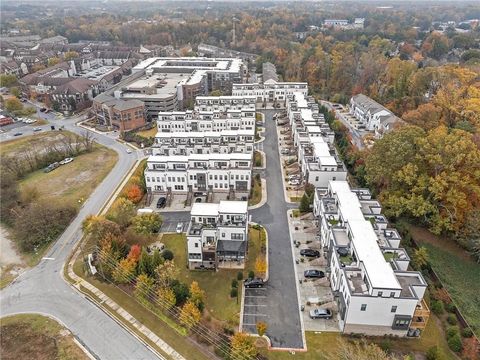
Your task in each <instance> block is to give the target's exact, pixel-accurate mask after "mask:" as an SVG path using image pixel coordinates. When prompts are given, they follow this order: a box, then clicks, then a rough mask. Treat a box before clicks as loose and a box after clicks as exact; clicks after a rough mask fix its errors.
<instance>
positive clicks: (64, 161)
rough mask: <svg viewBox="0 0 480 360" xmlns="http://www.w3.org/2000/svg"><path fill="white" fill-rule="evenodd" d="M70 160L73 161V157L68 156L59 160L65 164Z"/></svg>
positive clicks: (61, 163)
mask: <svg viewBox="0 0 480 360" xmlns="http://www.w3.org/2000/svg"><path fill="white" fill-rule="evenodd" d="M72 161H73V158H71V157H68V158H65V159H63V160H62V161H60V165H65V164H68V163H71V162H72Z"/></svg>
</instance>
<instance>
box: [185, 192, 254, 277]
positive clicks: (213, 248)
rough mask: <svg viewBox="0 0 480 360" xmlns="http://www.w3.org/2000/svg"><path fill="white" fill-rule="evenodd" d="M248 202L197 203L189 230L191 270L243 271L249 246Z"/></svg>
mask: <svg viewBox="0 0 480 360" xmlns="http://www.w3.org/2000/svg"><path fill="white" fill-rule="evenodd" d="M247 208H248V203H247V202H246V201H220V203H218V204H213V203H195V204H194V205H193V206H192V210H191V213H190V223H189V226H188V229H187V250H188V267H189V269H216V268H219V267H222V266H227V267H232V266H234V267H235V268H243V267H244V265H245V257H246V253H247V250H248V249H247V245H248V211H247Z"/></svg>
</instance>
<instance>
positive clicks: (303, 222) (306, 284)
mask: <svg viewBox="0 0 480 360" xmlns="http://www.w3.org/2000/svg"><path fill="white" fill-rule="evenodd" d="M289 226H290V229H291V233H292V236H293V241H294V244H295V246H294V258H295V271H296V272H297V277H298V280H299V283H300V284H299V290H300V307H301V308H303V311H302V317H303V324H304V328H305V331H339V329H338V320H337V305H336V302H335V301H334V298H333V294H332V290H331V288H330V281H329V280H328V277H327V276H328V274H327V271H326V269H327V260H326V254H324V253H323V250H322V248H321V246H320V241H319V239H318V235H317V227H316V224H315V220H314V219H313V215H312V214H307V215H306V216H304V217H300V218H292V217H290V216H289ZM307 248H309V249H314V250H318V251H320V257H319V258H308V257H304V256H301V255H300V251H301V250H302V249H307ZM305 270H320V271H323V272H324V273H325V275H326V276H325V277H323V278H318V279H317V278H316V279H308V278H305V276H304V272H305ZM319 307H320V308H322V309H329V310H330V311H332V314H333V316H332V319H329V320H327V319H311V318H310V316H309V313H310V310H313V309H315V308H319Z"/></svg>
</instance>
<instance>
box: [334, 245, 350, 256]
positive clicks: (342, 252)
mask: <svg viewBox="0 0 480 360" xmlns="http://www.w3.org/2000/svg"><path fill="white" fill-rule="evenodd" d="M337 254H338V255H340V256H347V255H348V249H347V248H344V247H341V248H338V249H337Z"/></svg>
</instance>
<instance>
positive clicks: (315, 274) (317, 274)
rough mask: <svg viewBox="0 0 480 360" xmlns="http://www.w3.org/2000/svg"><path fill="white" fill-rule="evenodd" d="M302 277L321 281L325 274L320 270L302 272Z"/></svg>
mask: <svg viewBox="0 0 480 360" xmlns="http://www.w3.org/2000/svg"><path fill="white" fill-rule="evenodd" d="M303 275H304V276H305V277H306V278H315V279H321V278H324V277H325V273H324V272H323V271H320V270H305V271H304V272H303Z"/></svg>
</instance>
